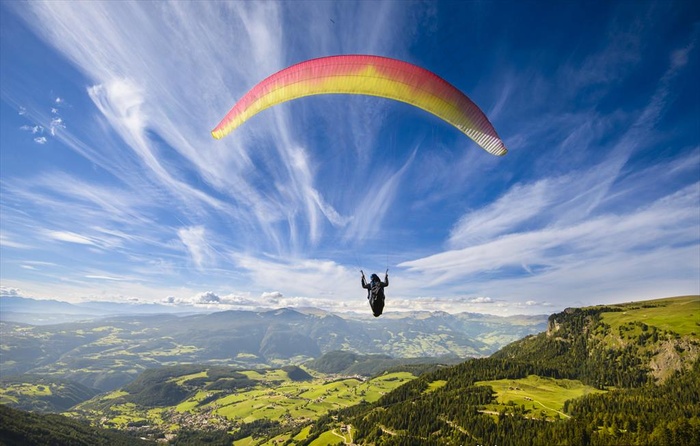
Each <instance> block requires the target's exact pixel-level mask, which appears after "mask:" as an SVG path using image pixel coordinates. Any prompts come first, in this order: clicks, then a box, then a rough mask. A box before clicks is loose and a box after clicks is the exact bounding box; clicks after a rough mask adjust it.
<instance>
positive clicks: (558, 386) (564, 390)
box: [475, 375, 603, 419]
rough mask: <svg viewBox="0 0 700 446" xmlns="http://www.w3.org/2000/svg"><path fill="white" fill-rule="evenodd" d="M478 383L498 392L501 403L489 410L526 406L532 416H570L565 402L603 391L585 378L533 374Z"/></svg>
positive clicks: (497, 395)
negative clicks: (571, 378) (588, 382)
mask: <svg viewBox="0 0 700 446" xmlns="http://www.w3.org/2000/svg"><path fill="white" fill-rule="evenodd" d="M475 385H477V386H491V387H492V388H493V390H494V392H496V400H497V404H490V405H488V406H487V407H486V413H493V412H500V411H502V410H504V409H505V410H506V412H511V411H513V410H515V408H521V410H522V407H524V408H525V414H526V415H528V416H532V417H536V418H541V417H543V416H544V417H546V418H547V419H559V418H567V417H568V415H567V414H565V413H564V412H563V409H564V402H565V401H566V400H571V399H574V398H579V397H582V396H584V395H588V394H590V393H601V392H603V391H602V390H597V389H596V388H594V387H591V386H587V385H585V384H583V383H581V381H578V380H570V379H554V378H543V377H540V376H536V375H530V376H528V377H527V378H522V379H498V380H494V381H479V382H477V383H475Z"/></svg>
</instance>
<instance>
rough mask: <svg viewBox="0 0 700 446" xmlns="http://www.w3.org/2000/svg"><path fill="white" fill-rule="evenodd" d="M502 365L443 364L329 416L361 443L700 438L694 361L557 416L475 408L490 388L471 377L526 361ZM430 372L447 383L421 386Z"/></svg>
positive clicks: (669, 441)
mask: <svg viewBox="0 0 700 446" xmlns="http://www.w3.org/2000/svg"><path fill="white" fill-rule="evenodd" d="M504 366H505V363H503V362H501V361H497V360H490V359H484V360H478V361H470V362H468V363H466V364H465V365H464V366H461V367H456V368H454V369H455V370H454V371H456V372H457V373H456V374H455V375H452V373H450V371H449V370H447V371H440V372H438V373H436V374H431V375H429V376H427V377H423V378H418V379H416V380H413V381H412V382H410V383H408V384H406V385H404V386H402V387H401V388H399V389H397V391H395V392H392V393H391V394H389V395H387V396H385V397H384V398H383V399H382V400H380V401H379V402H378V403H377V404H376V405H371V406H367V407H366V408H365V409H364V410H363V411H362V412H360V413H357V412H356V411H349V410H346V411H339V412H338V413H336V414H334V415H335V416H336V418H338V419H339V420H340V421H341V422H342V423H347V424H352V426H353V427H354V429H353V439H354V441H356V442H357V443H360V444H369V443H374V444H377V445H413V444H415V445H419V444H422V445H433V444H434V445H439V444H464V445H477V444H498V445H504V446H507V445H522V444H529V445H552V444H557V445H618V444H628V445H636V444H640V445H643V444H659V445H695V444H700V362H698V363H696V364H695V366H694V367H693V368H692V369H691V370H687V371H684V372H678V373H676V374H675V375H674V376H672V377H671V378H669V379H668V380H667V381H666V382H665V383H664V384H663V385H660V386H657V385H654V384H651V383H649V384H647V385H645V386H642V387H636V388H632V389H621V390H615V391H611V392H607V393H602V394H591V395H588V396H586V397H584V398H582V399H577V400H573V401H571V402H567V403H566V405H565V411H566V412H568V413H569V414H571V415H572V418H571V419H567V420H561V421H559V422H556V423H551V422H547V421H545V420H544V418H543V417H539V416H538V415H537V414H527V413H523V412H521V411H517V410H515V411H511V412H509V413H506V412H505V411H501V412H500V413H499V414H498V415H497V417H496V418H497V419H495V418H494V417H493V416H490V415H488V414H485V413H483V412H480V410H483V409H485V406H486V404H488V403H491V402H493V401H494V399H495V395H494V393H493V391H492V389H491V388H490V387H482V386H479V387H474V386H473V385H472V384H473V382H476V381H482V380H488V379H492V377H493V375H499V373H505V374H510V377H511V378H518V377H524V376H525V375H526V374H527V371H528V367H527V366H525V365H521V366H520V367H513V368H509V367H507V366H506V367H504ZM456 369H459V370H456ZM518 375H521V376H518ZM437 376H440V378H441V379H447V385H445V386H443V387H442V388H439V389H436V390H434V391H432V392H425V389H427V385H426V381H425V378H427V379H429V380H433V379H435V378H436V377H437ZM501 377H504V376H502V375H501ZM459 383H461V385H460V384H459ZM470 383H472V384H470ZM354 409H356V408H354ZM353 412H354V413H353Z"/></svg>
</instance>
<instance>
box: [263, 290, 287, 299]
mask: <svg viewBox="0 0 700 446" xmlns="http://www.w3.org/2000/svg"><path fill="white" fill-rule="evenodd" d="M283 297H284V295H283V294H282V293H280V292H279V291H268V292H264V293H262V294H261V295H260V299H262V300H279V299H281V298H283Z"/></svg>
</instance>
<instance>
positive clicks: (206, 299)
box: [192, 291, 221, 304]
mask: <svg viewBox="0 0 700 446" xmlns="http://www.w3.org/2000/svg"><path fill="white" fill-rule="evenodd" d="M192 303H194V304H219V303H221V298H220V297H219V296H218V295H217V294H216V293H214V292H212V291H206V292H204V293H200V294H198V295H196V296H195V297H194V298H193V299H192Z"/></svg>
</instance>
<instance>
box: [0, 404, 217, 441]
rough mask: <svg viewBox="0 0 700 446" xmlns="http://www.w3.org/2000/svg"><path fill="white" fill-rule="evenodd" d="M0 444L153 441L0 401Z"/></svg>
mask: <svg viewBox="0 0 700 446" xmlns="http://www.w3.org/2000/svg"><path fill="white" fill-rule="evenodd" d="M0 444H6V445H20V444H22V445H25V444H26V445H29V444H30V445H33V446H56V445H71V446H101V445H103V446H130V445H140V444H144V445H146V444H153V443H151V442H146V441H142V440H140V439H139V438H137V437H134V436H131V435H129V434H128V433H124V432H117V431H112V430H108V429H98V428H94V427H91V426H90V425H88V424H86V423H83V422H80V421H77V420H73V419H71V418H68V417H65V416H63V415H51V414H35V413H31V412H24V411H21V410H16V409H12V408H11V407H7V406H5V405H1V404H0ZM229 444H230V443H229Z"/></svg>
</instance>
